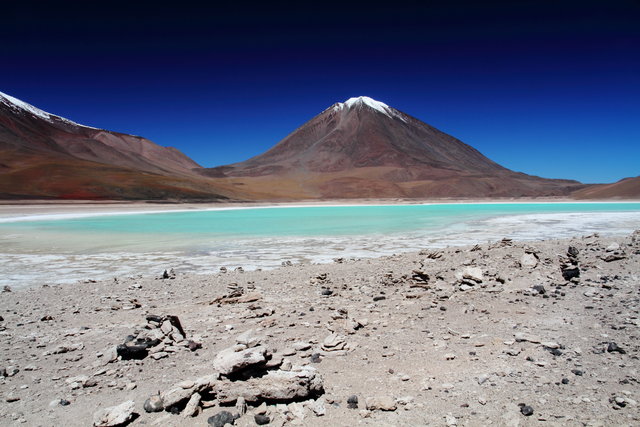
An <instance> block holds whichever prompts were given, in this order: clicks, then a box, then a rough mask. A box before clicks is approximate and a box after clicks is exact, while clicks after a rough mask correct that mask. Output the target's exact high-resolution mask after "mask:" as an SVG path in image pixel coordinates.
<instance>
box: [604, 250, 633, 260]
mask: <svg viewBox="0 0 640 427" xmlns="http://www.w3.org/2000/svg"><path fill="white" fill-rule="evenodd" d="M626 258H627V256H626V255H625V254H624V253H623V252H614V253H612V254H609V255H607V256H606V257H603V258H602V260H603V261H604V262H612V261H620V260H621V259H626Z"/></svg>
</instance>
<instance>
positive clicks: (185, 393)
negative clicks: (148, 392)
mask: <svg viewBox="0 0 640 427" xmlns="http://www.w3.org/2000/svg"><path fill="white" fill-rule="evenodd" d="M193 393H195V390H194V389H186V388H182V387H174V388H172V389H170V390H168V391H165V392H163V393H161V394H160V397H161V399H162V403H163V404H164V407H165V409H166V408H169V407H171V406H173V405H176V404H178V403H180V402H184V401H185V400H187V399H189V398H190V397H191V395H193Z"/></svg>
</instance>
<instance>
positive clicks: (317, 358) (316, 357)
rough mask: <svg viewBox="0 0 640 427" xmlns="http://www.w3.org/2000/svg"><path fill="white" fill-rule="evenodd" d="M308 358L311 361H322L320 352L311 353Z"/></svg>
mask: <svg viewBox="0 0 640 427" xmlns="http://www.w3.org/2000/svg"><path fill="white" fill-rule="evenodd" d="M309 360H311V363H320V362H321V361H322V359H320V353H313V354H312V355H311V357H310V358H309Z"/></svg>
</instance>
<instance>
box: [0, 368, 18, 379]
mask: <svg viewBox="0 0 640 427" xmlns="http://www.w3.org/2000/svg"><path fill="white" fill-rule="evenodd" d="M18 372H20V369H18V367H17V366H7V367H6V368H5V369H4V372H3V373H2V375H3V376H5V377H13V376H15V375H17V374H18Z"/></svg>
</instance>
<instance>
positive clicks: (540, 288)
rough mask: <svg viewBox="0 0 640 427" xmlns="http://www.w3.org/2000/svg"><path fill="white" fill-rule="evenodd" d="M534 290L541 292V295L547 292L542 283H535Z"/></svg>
mask: <svg viewBox="0 0 640 427" xmlns="http://www.w3.org/2000/svg"><path fill="white" fill-rule="evenodd" d="M531 289H533V290H534V291H536V292H537V293H539V294H540V295H544V294H546V293H547V290H546V289H545V288H544V286H542V285H533V286H532V288H531Z"/></svg>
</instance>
